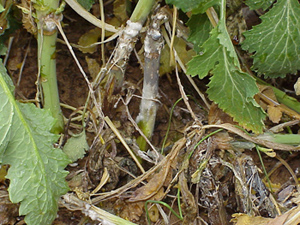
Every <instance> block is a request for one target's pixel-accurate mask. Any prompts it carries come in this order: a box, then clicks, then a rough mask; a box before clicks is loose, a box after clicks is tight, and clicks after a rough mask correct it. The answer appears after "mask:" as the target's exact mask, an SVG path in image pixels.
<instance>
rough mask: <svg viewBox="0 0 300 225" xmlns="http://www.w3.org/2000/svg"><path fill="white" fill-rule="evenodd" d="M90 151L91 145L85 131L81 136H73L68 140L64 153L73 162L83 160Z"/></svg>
mask: <svg viewBox="0 0 300 225" xmlns="http://www.w3.org/2000/svg"><path fill="white" fill-rule="evenodd" d="M88 149H89V145H88V143H87V141H86V135H85V131H82V132H81V133H80V134H77V135H73V136H72V137H71V138H69V139H68V141H67V143H66V144H65V146H64V149H63V151H64V153H66V155H67V156H68V157H69V158H70V159H71V160H72V162H75V161H77V160H78V159H82V158H83V156H84V154H85V151H87V150H88Z"/></svg>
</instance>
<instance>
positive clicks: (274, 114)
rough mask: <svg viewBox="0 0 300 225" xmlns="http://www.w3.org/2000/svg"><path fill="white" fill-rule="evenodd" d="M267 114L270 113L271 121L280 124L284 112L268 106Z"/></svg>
mask: <svg viewBox="0 0 300 225" xmlns="http://www.w3.org/2000/svg"><path fill="white" fill-rule="evenodd" d="M267 112H268V116H269V119H270V120H271V121H272V122H273V123H279V122H280V119H281V117H282V111H281V110H280V108H279V107H277V106H273V105H268V106H267Z"/></svg>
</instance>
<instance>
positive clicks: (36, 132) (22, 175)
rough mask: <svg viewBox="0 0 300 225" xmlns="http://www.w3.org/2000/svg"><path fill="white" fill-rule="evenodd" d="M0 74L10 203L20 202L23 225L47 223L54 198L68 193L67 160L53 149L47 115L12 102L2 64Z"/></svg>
mask: <svg viewBox="0 0 300 225" xmlns="http://www.w3.org/2000/svg"><path fill="white" fill-rule="evenodd" d="M0 73H1V74H0V75H1V76H0V124H1V125H0V146H1V147H0V157H1V158H0V161H1V162H2V163H3V164H9V165H10V168H9V171H8V173H7V178H8V179H9V180H10V186H9V189H8V191H9V197H10V200H11V201H12V202H13V203H18V202H20V203H21V204H20V209H19V213H20V215H26V216H25V222H26V223H27V224H29V225H31V224H32V225H36V224H43V225H47V224H51V223H52V221H53V220H54V219H55V217H56V212H57V209H58V205H57V201H58V198H59V197H60V196H61V195H62V194H65V193H66V192H67V191H68V186H67V183H66V182H65V176H66V175H67V171H65V170H64V168H65V167H66V165H67V164H68V163H69V160H68V159H67V156H66V155H65V154H64V153H63V152H62V151H61V150H60V149H56V148H54V147H53V143H54V142H55V141H57V138H58V136H57V135H54V134H52V133H50V132H49V130H50V129H51V127H52V125H53V124H54V119H53V118H52V117H51V116H50V112H48V111H46V110H42V109H38V108H36V107H35V106H34V105H33V104H22V103H18V102H16V101H15V99H14V97H13V93H12V90H13V86H12V82H11V80H10V78H9V77H8V75H7V74H6V71H5V68H4V66H3V64H2V63H0Z"/></svg>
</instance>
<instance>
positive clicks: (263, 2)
mask: <svg viewBox="0 0 300 225" xmlns="http://www.w3.org/2000/svg"><path fill="white" fill-rule="evenodd" d="M273 2H274V0H246V4H247V5H248V6H249V8H250V9H251V10H255V9H263V10H266V9H268V8H269V7H270V6H271V5H272V4H273Z"/></svg>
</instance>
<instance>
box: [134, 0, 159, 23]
mask: <svg viewBox="0 0 300 225" xmlns="http://www.w3.org/2000/svg"><path fill="white" fill-rule="evenodd" d="M154 3H155V0H139V2H138V3H137V5H136V7H135V8H134V11H133V13H132V15H131V17H130V20H131V22H140V23H141V24H144V22H145V21H146V19H147V17H148V15H149V13H150V11H151V9H152V7H153V5H154Z"/></svg>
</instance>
